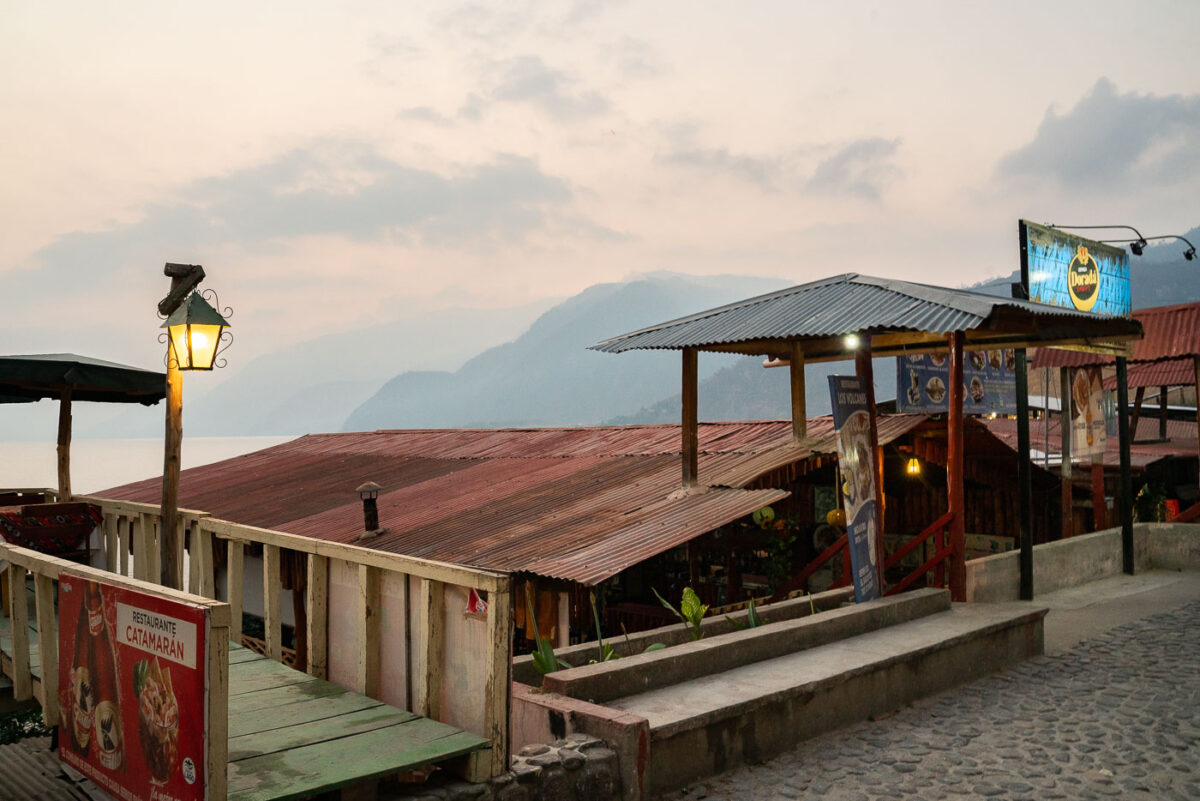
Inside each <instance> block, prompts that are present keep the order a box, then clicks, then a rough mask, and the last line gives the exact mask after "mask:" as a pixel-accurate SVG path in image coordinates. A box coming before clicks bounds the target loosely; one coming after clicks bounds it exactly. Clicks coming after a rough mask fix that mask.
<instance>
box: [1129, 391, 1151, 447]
mask: <svg viewBox="0 0 1200 801" xmlns="http://www.w3.org/2000/svg"><path fill="white" fill-rule="evenodd" d="M1125 391H1126V393H1128V392H1129V390H1128V389H1127V390H1125ZM1145 397H1146V388H1145V387H1138V388H1137V394H1136V395H1134V397H1133V415H1132V416H1131V417H1130V418H1129V436H1130V438H1131V439H1134V440H1136V439H1137V430H1138V420H1139V419H1141V416H1142V401H1143V400H1144V399H1145Z"/></svg>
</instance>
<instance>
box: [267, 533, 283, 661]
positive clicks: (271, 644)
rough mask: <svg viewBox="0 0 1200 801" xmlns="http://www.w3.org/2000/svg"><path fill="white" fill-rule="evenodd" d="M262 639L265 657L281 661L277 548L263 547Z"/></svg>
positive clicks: (281, 645)
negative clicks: (263, 640) (265, 643)
mask: <svg viewBox="0 0 1200 801" xmlns="http://www.w3.org/2000/svg"><path fill="white" fill-rule="evenodd" d="M263 632H264V633H263V637H264V639H265V640H266V642H267V656H269V657H271V658H272V659H274V660H275V661H276V662H282V661H283V642H282V640H281V639H280V638H281V636H282V632H281V631H280V614H279V546H278V545H264V546H263Z"/></svg>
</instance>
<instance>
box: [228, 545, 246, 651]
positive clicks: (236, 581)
mask: <svg viewBox="0 0 1200 801" xmlns="http://www.w3.org/2000/svg"><path fill="white" fill-rule="evenodd" d="M226 548H227V550H226V558H225V576H226V578H225V587H226V591H227V592H228V594H229V640H230V642H235V643H238V644H239V645H240V644H241V642H242V556H243V553H242V551H243V547H242V543H241V542H240V541H238V540H228V541H227V542H226Z"/></svg>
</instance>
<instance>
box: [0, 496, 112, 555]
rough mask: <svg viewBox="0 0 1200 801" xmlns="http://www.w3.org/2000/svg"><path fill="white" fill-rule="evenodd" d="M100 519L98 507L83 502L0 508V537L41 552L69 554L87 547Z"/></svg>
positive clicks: (101, 518)
mask: <svg viewBox="0 0 1200 801" xmlns="http://www.w3.org/2000/svg"><path fill="white" fill-rule="evenodd" d="M101 520H103V515H102V514H101V512H100V507H99V506H94V505H92V504H86V503H45V504H36V505H32V506H21V507H13V506H9V507H0V539H3V540H4V541H6V542H9V543H12V544H13V545H18V546H20V547H22V548H29V549H31V550H34V551H40V552H41V553H45V554H64V553H73V552H75V551H79V550H82V549H83V548H85V547H87V539H88V535H89V534H91V532H92V529H94V528H95V527H96V526H98V525H100V522H101Z"/></svg>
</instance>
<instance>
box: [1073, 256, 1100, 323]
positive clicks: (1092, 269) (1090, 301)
mask: <svg viewBox="0 0 1200 801" xmlns="http://www.w3.org/2000/svg"><path fill="white" fill-rule="evenodd" d="M1067 291H1068V292H1069V293H1070V295H1071V302H1072V303H1074V304H1075V308H1077V309H1079V310H1080V311H1091V310H1092V307H1093V306H1095V305H1096V296H1097V295H1099V294H1100V266H1099V265H1098V264H1096V260H1095V259H1094V258H1092V254H1090V253H1088V249H1087V247H1086V246H1085V245H1080V246H1079V248H1078V249H1077V250H1076V251H1075V258H1073V259H1071V263H1070V264H1069V265H1067Z"/></svg>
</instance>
